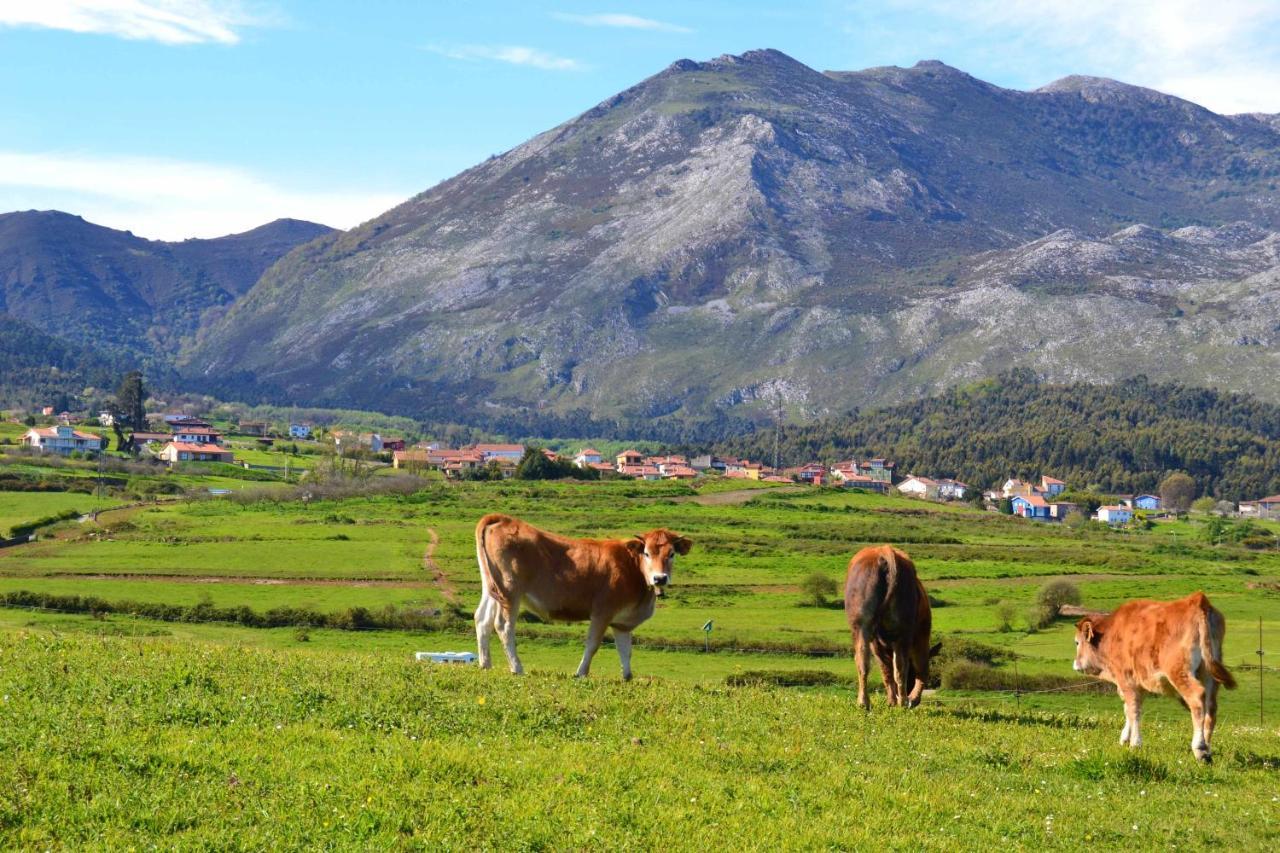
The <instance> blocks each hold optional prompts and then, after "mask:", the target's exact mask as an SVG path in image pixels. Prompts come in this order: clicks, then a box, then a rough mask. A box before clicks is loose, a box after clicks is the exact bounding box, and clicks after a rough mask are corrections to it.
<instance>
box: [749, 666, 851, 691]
mask: <svg viewBox="0 0 1280 853" xmlns="http://www.w3.org/2000/svg"><path fill="white" fill-rule="evenodd" d="M724 683H725V684H727V685H729V686H730V687H748V686H768V687H829V686H832V685H838V684H840V685H843V684H850V683H852V679H850V678H848V677H847V676H840V675H836V674H835V673H834V672H827V671H826V670H821V669H792V670H762V669H753V670H747V671H746V672H738V673H734V674H732V675H729V676H727V677H726V678H725V680H724Z"/></svg>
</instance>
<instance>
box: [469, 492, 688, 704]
mask: <svg viewBox="0 0 1280 853" xmlns="http://www.w3.org/2000/svg"><path fill="white" fill-rule="evenodd" d="M691 547H693V543H692V542H690V541H689V540H688V539H687V538H685V537H683V536H680V535H679V534H677V533H672V532H671V531H670V530H662V529H660V530H650V531H649V532H648V533H645V534H642V535H637V536H636V537H635V538H633V539H625V540H622V539H610V540H605V539H570V538H568V537H567V536H559V535H557V534H555V533H548V532H546V531H544V530H539V529H538V528H536V527H534V526H533V525H531V524H526V523H525V522H523V521H521V520H519V519H518V518H512V517H511V516H508V515H496V514H495V515H486V516H485V517H484V518H482V519H480V523H479V524H477V525H476V560H477V562H479V564H480V585H481V597H480V606H479V607H478V608H476V616H475V620H476V641H477V643H478V645H479V649H480V666H481V668H483V669H488V668H489V667H490V666H491V665H492V663H491V660H490V657H489V640H490V639H491V638H492V636H493V632H494V631H497V632H498V635H499V636H500V637H501V638H502V645H503V648H504V649H505V650H506V653H507V661H508V663H509V664H510V665H511V671H512V672H514V673H516V674H517V675H518V674H520V673H522V672H524V667H523V666H521V664H520V658H519V657H518V656H517V655H516V617H517V616H518V615H519V613H520V607H521V605H522V604H524V605H525V606H527V607H528V608H529V609H530V610H531V611H533V612H534V613H536V614H537V615H538V616H539V617H541V618H543V619H546V620H548V621H561V622H583V621H589V622H590V623H591V624H590V627H588V629H587V644H586V650H585V651H584V652H583V655H582V663H581V664H580V665H579V666H578V672H577V676H578V677H579V678H581V677H583V676H585V675H586V674H587V673H588V671H589V670H590V669H591V658H592V656H594V655H595V653H596V650H597V649H599V648H600V642H601V640H603V639H604V632H605V629H606V628H613V642H614V645H615V646H616V647H617V649H618V657H619V658H620V659H621V661H622V677H623V678H625V679H630V678H631V632H632V631H634V630H635V628H636V627H637V626H638V625H640V623H642V622H644V621H645V620H646V619H648V618H649V617H650V616H652V615H653V611H654V605H655V603H656V601H657V599H658V598H659V597H660V596H661V595H662V594H663V589H664V588H665V587H666V586H667V584H668V583H670V582H671V572H672V562H673V560H674V558H675V555H676V554H687V553H689V549H690V548H691Z"/></svg>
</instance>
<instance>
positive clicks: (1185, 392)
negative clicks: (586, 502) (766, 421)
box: [719, 371, 1280, 500]
mask: <svg viewBox="0 0 1280 853" xmlns="http://www.w3.org/2000/svg"><path fill="white" fill-rule="evenodd" d="M773 446H774V435H773V432H772V431H759V432H756V433H754V434H752V435H749V436H745V437H741V438H737V439H730V440H728V441H725V442H723V443H722V444H721V445H720V446H719V449H720V450H721V451H722V452H726V453H730V452H731V453H737V454H743V455H748V456H750V457H751V458H755V459H772V454H773ZM780 448H781V455H782V457H783V459H784V460H785V461H788V462H791V463H795V464H799V463H803V462H807V461H809V460H810V459H826V460H835V459H839V458H849V457H850V456H858V457H862V458H865V457H868V456H882V457H885V458H888V459H893V460H895V461H896V462H897V470H898V475H899V476H900V477H901V476H904V475H906V474H910V473H917V474H922V475H925V476H933V477H954V478H957V479H959V480H962V481H964V482H966V483H969V484H970V485H973V486H976V487H980V488H987V487H990V486H992V485H994V484H996V483H999V482H1003V481H1004V480H1005V479H1006V478H1008V477H1011V476H1013V477H1023V478H1037V477H1039V476H1040V475H1041V474H1049V475H1052V476H1054V477H1057V478H1059V479H1062V480H1066V481H1067V482H1068V483H1069V484H1071V486H1072V487H1073V488H1076V489H1086V488H1088V489H1092V490H1099V491H1104V492H1113V493H1114V492H1119V493H1130V494H1132V493H1137V492H1141V491H1152V490H1154V489H1155V488H1156V487H1157V485H1158V484H1159V483H1160V481H1161V480H1162V479H1163V478H1164V476H1165V475H1166V474H1168V473H1169V472H1172V471H1185V472H1186V473H1188V474H1190V475H1191V476H1192V477H1193V478H1194V479H1195V481H1196V484H1197V486H1198V488H1199V490H1200V493H1201V494H1208V495H1212V496H1214V497H1218V498H1223V499H1227V500H1242V499H1249V498H1259V497H1264V496H1267V495H1272V494H1276V493H1277V492H1280V406H1276V405H1274V404H1271V403H1266V402H1262V401H1260V400H1258V399H1256V398H1253V397H1250V396H1248V395H1245V394H1228V393H1220V392H1217V391H1212V390H1207V389H1204V388H1191V387H1187V386H1185V385H1178V384H1171V383H1170V384H1163V383H1154V382H1149V381H1147V380H1145V379H1143V378H1141V377H1140V378H1137V379H1133V380H1128V381H1124V382H1119V383H1117V384H1115V385H1091V384H1086V383H1075V384H1069V385H1061V384H1053V383H1048V382H1040V381H1037V380H1036V378H1035V377H1034V376H1033V375H1032V374H1030V373H1029V372H1028V371H1013V372H1009V373H1005V374H1002V375H1000V376H998V377H996V378H994V379H990V380H985V381H982V382H978V383H976V384H972V385H967V386H964V387H961V388H957V389H955V390H953V391H949V392H947V393H944V394H941V395H939V396H935V397H928V398H924V399H921V400H918V401H916V402H913V403H904V404H902V405H898V406H893V407H890V408H886V409H876V410H872V411H868V412H864V413H860V414H855V415H852V416H849V417H843V418H826V419H822V420H818V421H816V422H814V423H810V424H806V425H801V426H788V427H784V428H783V430H782V431H781V437H780Z"/></svg>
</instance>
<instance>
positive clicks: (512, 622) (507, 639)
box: [494, 598, 524, 675]
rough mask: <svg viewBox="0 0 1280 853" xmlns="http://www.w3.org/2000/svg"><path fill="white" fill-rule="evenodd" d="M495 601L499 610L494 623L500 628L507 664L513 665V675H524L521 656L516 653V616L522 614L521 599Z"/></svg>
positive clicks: (499, 634)
mask: <svg viewBox="0 0 1280 853" xmlns="http://www.w3.org/2000/svg"><path fill="white" fill-rule="evenodd" d="M494 603H495V604H496V605H497V611H498V613H497V616H496V618H495V619H494V623H495V626H496V627H497V629H498V636H499V637H501V638H502V648H503V651H505V652H506V653H507V664H508V665H509V666H510V667H511V672H512V674H513V675H524V667H523V666H521V665H520V656H519V655H517V654H516V617H517V616H519V615H520V599H518V598H517V599H514V600H510V601H507V602H505V603H502V602H494Z"/></svg>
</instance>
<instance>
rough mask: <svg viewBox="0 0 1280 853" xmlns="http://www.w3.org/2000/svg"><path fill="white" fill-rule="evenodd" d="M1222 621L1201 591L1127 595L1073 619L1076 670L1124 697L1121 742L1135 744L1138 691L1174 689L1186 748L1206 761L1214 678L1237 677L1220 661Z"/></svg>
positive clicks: (1229, 684) (1225, 681)
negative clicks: (1187, 715) (1169, 596)
mask: <svg viewBox="0 0 1280 853" xmlns="http://www.w3.org/2000/svg"><path fill="white" fill-rule="evenodd" d="M1226 632H1227V622H1226V620H1225V619H1223V618H1222V614H1221V613H1219V612H1218V611H1217V610H1216V609H1214V607H1213V605H1211V604H1210V603H1209V599H1208V598H1206V597H1205V595H1204V593H1203V592H1194V593H1192V594H1191V595H1188V596H1187V597H1186V598H1180V599H1178V600H1177V601H1130V602H1128V603H1127V604H1124V605H1121V606H1120V607H1119V608H1118V609H1117V610H1116V611H1115V612H1114V613H1111V614H1107V615H1100V616H1086V617H1085V618H1083V619H1081V620H1080V621H1079V622H1078V623H1077V624H1076V659H1075V663H1074V664H1073V668H1074V669H1075V670H1076V672H1083V673H1086V674H1088V675H1094V676H1097V677H1098V678H1101V679H1104V680H1106V681H1110V682H1111V683H1112V684H1114V685H1115V686H1116V690H1117V691H1118V692H1119V693H1120V698H1121V699H1123V700H1124V715H1125V723H1124V729H1123V731H1121V732H1120V743H1122V744H1128V745H1129V746H1132V747H1136V746H1140V745H1141V744H1142V732H1141V725H1142V696H1143V691H1144V690H1145V691H1147V692H1149V693H1161V692H1164V693H1171V694H1174V695H1177V696H1178V697H1179V698H1180V699H1181V700H1182V701H1183V703H1184V704H1185V705H1186V706H1187V708H1188V709H1189V710H1190V711H1191V726H1192V729H1193V732H1192V736H1191V751H1192V752H1193V753H1194V754H1195V756H1196V758H1198V759H1200V760H1201V761H1205V762H1208V761H1212V758H1213V756H1212V753H1211V751H1210V749H1211V747H1210V741H1211V740H1212V739H1213V726H1214V723H1215V722H1216V720H1217V714H1218V685H1219V684H1221V685H1223V686H1225V687H1226V688H1227V689H1231V688H1233V687H1235V686H1236V680H1235V678H1233V677H1232V675H1231V673H1230V672H1228V671H1227V668H1226V667H1225V666H1223V665H1222V638H1223V636H1225V634H1226Z"/></svg>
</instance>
